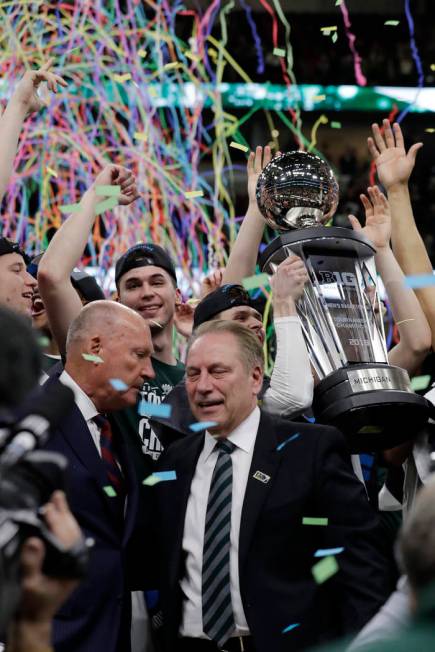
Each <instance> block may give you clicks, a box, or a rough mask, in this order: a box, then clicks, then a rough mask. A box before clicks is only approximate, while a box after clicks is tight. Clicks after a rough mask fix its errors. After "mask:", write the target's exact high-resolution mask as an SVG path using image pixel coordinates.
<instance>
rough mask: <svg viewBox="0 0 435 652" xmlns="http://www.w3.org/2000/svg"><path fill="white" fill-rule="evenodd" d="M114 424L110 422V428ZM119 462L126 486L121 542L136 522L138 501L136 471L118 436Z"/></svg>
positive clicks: (122, 438) (125, 538)
mask: <svg viewBox="0 0 435 652" xmlns="http://www.w3.org/2000/svg"><path fill="white" fill-rule="evenodd" d="M114 427H115V426H114V425H113V423H112V428H114ZM117 454H118V456H119V463H120V465H121V469H122V473H123V475H124V480H125V483H126V487H127V510H126V513H125V522H124V533H123V543H125V542H127V541H128V539H129V538H130V536H131V534H132V532H133V528H134V526H135V523H136V516H137V509H138V502H139V487H138V483H137V478H136V473H135V470H134V468H133V464H132V463H131V461H130V457H129V455H128V450H127V446H126V444H125V440H124V437H122V436H119V437H118V450H117Z"/></svg>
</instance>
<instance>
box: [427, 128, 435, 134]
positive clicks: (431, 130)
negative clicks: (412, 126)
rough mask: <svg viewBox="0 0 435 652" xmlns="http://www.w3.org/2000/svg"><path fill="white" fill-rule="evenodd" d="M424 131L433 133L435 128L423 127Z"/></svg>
mask: <svg viewBox="0 0 435 652" xmlns="http://www.w3.org/2000/svg"><path fill="white" fill-rule="evenodd" d="M425 132H426V133H427V134H435V128H434V127H428V128H427V129H425Z"/></svg>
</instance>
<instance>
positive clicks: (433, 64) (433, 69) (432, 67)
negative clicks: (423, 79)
mask: <svg viewBox="0 0 435 652" xmlns="http://www.w3.org/2000/svg"><path fill="white" fill-rule="evenodd" d="M430 69H431V70H432V71H435V63H431V64H430Z"/></svg>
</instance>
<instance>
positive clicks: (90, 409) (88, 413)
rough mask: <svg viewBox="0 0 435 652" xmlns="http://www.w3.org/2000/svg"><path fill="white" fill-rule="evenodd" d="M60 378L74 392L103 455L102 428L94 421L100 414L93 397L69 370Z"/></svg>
mask: <svg viewBox="0 0 435 652" xmlns="http://www.w3.org/2000/svg"><path fill="white" fill-rule="evenodd" d="M59 380H60V382H61V383H62V384H63V385H66V386H67V387H70V388H71V389H72V391H73V392H74V401H75V404H76V405H77V407H78V409H79V410H80V412H81V413H82V417H83V418H84V420H85V421H86V425H87V426H88V428H89V432H90V433H91V435H92V440H93V442H94V444H95V446H96V447H97V451H98V454H99V455H100V457H101V446H100V429H99V427H98V426H97V424H96V423H95V421H93V419H94V417H96V416H98V414H99V412H98V410H97V408H96V407H95V405H94V404H93V403H92V401H91V399H90V398H89V396H88V395H87V394H85V392H84V391H83V390H82V388H81V387H80V386H79V385H77V383H76V381H75V380H74V379H73V378H71V376H70V375H69V373H68V372H67V371H62V373H61V375H60V376H59Z"/></svg>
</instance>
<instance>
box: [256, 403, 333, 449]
mask: <svg viewBox="0 0 435 652" xmlns="http://www.w3.org/2000/svg"><path fill="white" fill-rule="evenodd" d="M262 430H264V431H267V430H268V431H271V430H272V431H273V432H274V433H275V436H276V439H277V441H278V444H282V443H283V442H285V441H286V440H287V439H288V438H289V437H292V436H294V438H295V440H296V436H295V435H296V434H297V435H298V439H300V440H301V442H303V443H304V444H306V445H310V446H317V445H319V444H321V445H330V444H335V445H343V446H345V440H344V436H343V434H342V433H341V432H340V431H339V430H337V428H334V427H333V426H326V425H323V424H313V423H299V422H296V421H290V419H283V418H281V417H279V416H274V415H271V414H269V413H268V412H264V411H263V410H262V411H261V419H260V424H259V431H262Z"/></svg>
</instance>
